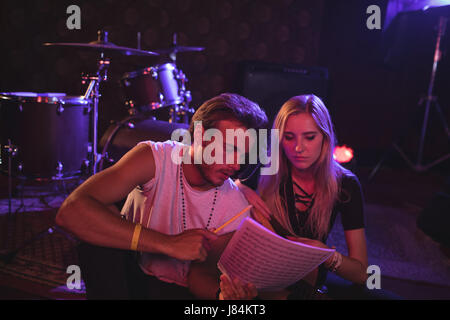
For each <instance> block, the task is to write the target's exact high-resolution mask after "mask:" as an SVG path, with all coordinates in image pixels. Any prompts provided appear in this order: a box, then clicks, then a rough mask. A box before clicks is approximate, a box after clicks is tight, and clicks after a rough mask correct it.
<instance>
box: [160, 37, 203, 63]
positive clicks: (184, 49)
mask: <svg viewBox="0 0 450 320" xmlns="http://www.w3.org/2000/svg"><path fill="white" fill-rule="evenodd" d="M203 50H205V48H203V47H187V46H179V45H178V44H177V34H176V33H174V34H173V37H172V46H170V47H169V48H166V49H156V50H154V51H155V52H156V53H158V54H167V55H169V57H170V59H171V60H172V62H173V63H176V62H177V53H178V52H196V51H197V52H198V51H203Z"/></svg>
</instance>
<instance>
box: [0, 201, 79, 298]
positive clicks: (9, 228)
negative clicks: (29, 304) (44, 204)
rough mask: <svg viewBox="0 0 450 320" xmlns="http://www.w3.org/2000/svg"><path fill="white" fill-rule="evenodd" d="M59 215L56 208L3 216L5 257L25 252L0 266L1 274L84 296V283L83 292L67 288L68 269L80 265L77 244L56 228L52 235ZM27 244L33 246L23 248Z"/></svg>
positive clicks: (0, 244)
mask: <svg viewBox="0 0 450 320" xmlns="http://www.w3.org/2000/svg"><path fill="white" fill-rule="evenodd" d="M27 206H28V207H30V203H27ZM56 212H57V209H56V208H54V209H47V210H40V211H27V212H22V211H18V212H15V213H13V214H12V215H8V214H5V213H3V214H1V215H0V230H1V231H2V233H1V243H0V248H1V251H2V253H5V252H10V251H11V250H14V249H16V248H21V249H20V250H19V251H18V252H17V254H16V255H15V256H14V258H13V259H12V260H11V261H10V262H9V263H7V262H5V261H1V262H0V272H1V273H3V274H8V275H10V276H13V277H18V278H21V279H25V280H28V281H32V282H34V283H39V284H42V285H45V286H48V287H51V288H54V290H56V291H67V292H70V293H72V294H80V295H83V294H84V293H85V288H84V284H83V283H82V282H81V289H79V290H77V289H72V290H70V289H69V288H68V287H67V279H68V277H69V276H70V274H68V273H67V272H66V271H67V267H68V266H70V265H77V264H78V257H77V252H76V245H77V242H76V240H75V239H73V238H71V237H70V236H69V235H67V234H65V233H63V232H60V231H58V229H55V228H51V229H50V230H51V231H52V232H49V231H48V230H49V228H50V227H53V226H54V218H55V215H56ZM26 243H29V244H28V245H26V246H25V247H22V246H23V245H24V244H26Z"/></svg>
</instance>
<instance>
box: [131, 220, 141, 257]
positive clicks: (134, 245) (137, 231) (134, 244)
mask: <svg viewBox="0 0 450 320" xmlns="http://www.w3.org/2000/svg"><path fill="white" fill-rule="evenodd" d="M141 229H142V225H140V224H139V223H137V224H136V225H135V227H134V232H133V238H132V239H131V247H130V248H131V250H133V251H136V250H137V246H138V242H139V235H140V234H141Z"/></svg>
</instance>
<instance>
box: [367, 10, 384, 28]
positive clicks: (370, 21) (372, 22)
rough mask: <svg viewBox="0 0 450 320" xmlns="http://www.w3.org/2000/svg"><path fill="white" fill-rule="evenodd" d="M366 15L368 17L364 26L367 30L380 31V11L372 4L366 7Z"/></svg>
mask: <svg viewBox="0 0 450 320" xmlns="http://www.w3.org/2000/svg"><path fill="white" fill-rule="evenodd" d="M366 13H367V14H370V16H369V17H368V18H367V20H366V26H367V29H369V30H374V29H376V30H380V29H381V9H380V7H379V6H377V5H375V4H373V5H370V6H368V7H367V9H366Z"/></svg>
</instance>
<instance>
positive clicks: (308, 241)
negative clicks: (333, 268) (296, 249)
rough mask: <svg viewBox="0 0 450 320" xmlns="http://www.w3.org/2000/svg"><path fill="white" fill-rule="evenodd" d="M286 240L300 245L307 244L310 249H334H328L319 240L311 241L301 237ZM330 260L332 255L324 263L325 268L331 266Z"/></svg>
mask: <svg viewBox="0 0 450 320" xmlns="http://www.w3.org/2000/svg"><path fill="white" fill-rule="evenodd" d="M287 238H288V239H289V240H291V241H296V242H301V243H304V244H307V245H308V246H312V247H318V248H323V249H334V247H333V248H330V247H328V246H327V245H326V244H324V243H323V242H322V241H319V240H313V239H309V238H302V237H287ZM332 260H333V255H331V257H330V258H328V259H327V260H326V261H325V262H324V264H325V266H329V265H330V264H331V262H332Z"/></svg>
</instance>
